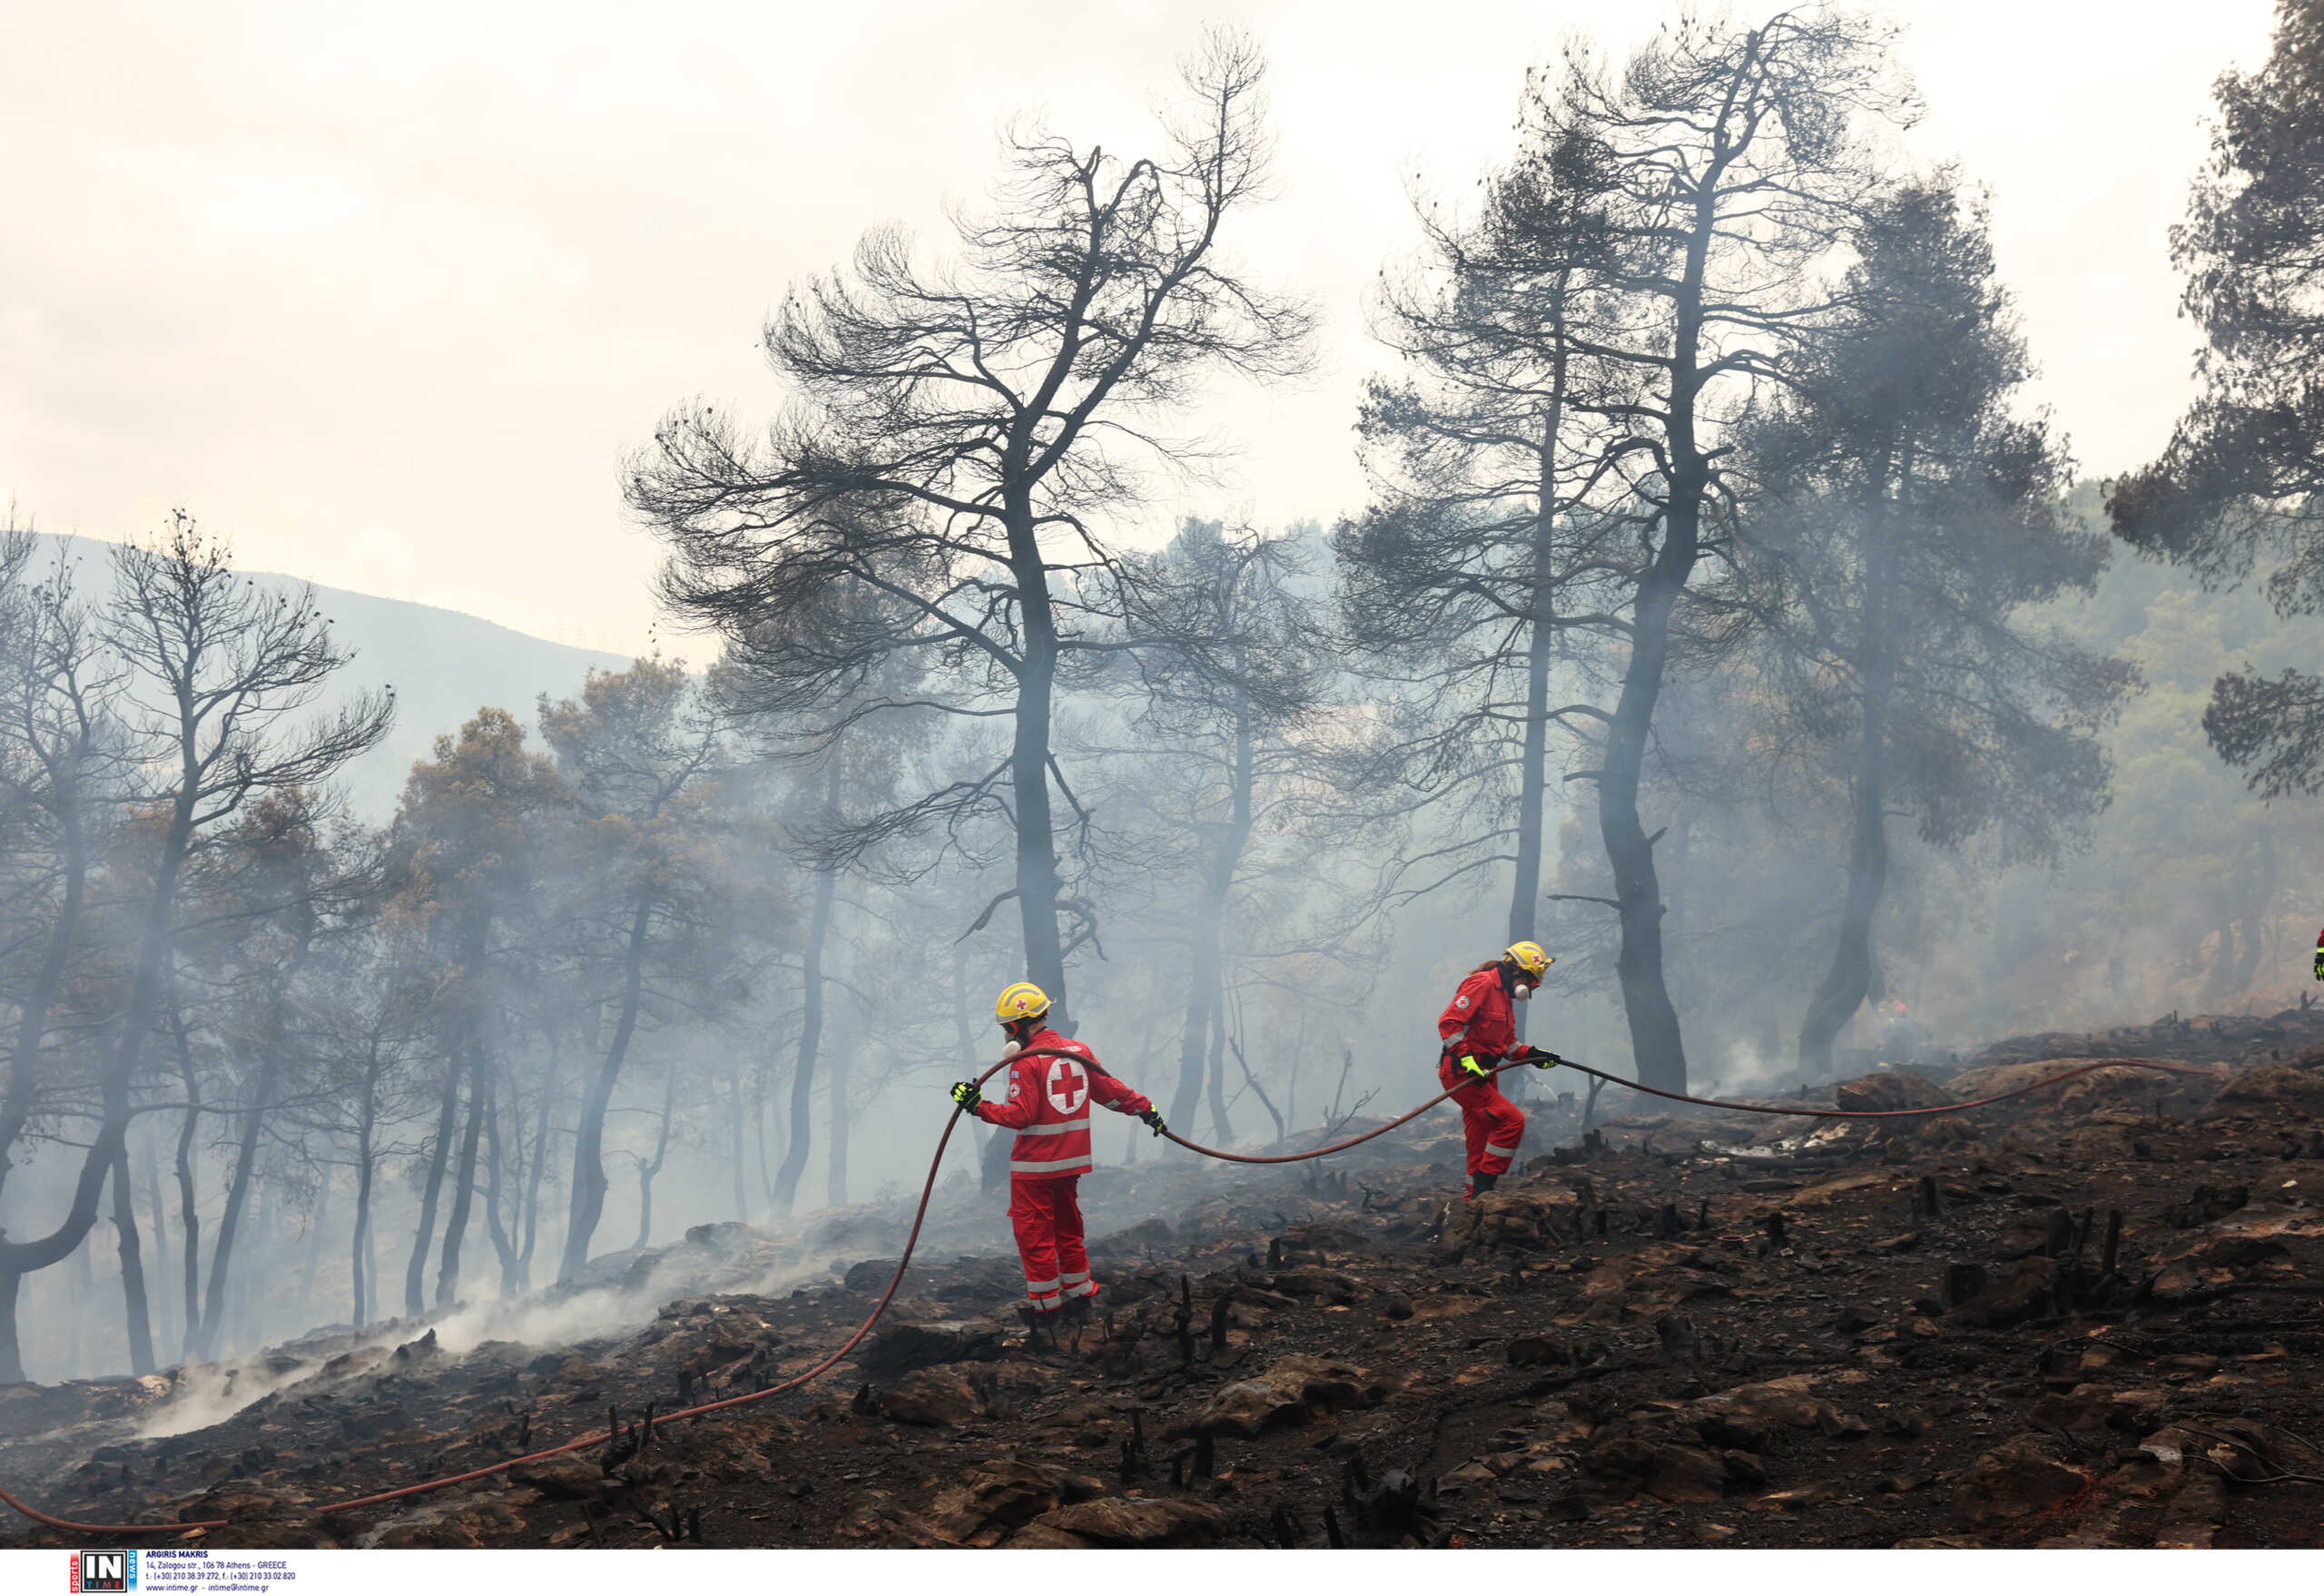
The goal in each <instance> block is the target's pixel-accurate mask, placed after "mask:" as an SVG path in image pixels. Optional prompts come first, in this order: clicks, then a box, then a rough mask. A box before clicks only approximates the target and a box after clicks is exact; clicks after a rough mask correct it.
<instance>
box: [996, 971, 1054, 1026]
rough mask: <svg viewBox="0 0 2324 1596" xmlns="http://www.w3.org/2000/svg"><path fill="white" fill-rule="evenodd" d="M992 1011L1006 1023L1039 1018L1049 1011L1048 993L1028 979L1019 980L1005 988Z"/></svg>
mask: <svg viewBox="0 0 2324 1596" xmlns="http://www.w3.org/2000/svg"><path fill="white" fill-rule="evenodd" d="M992 1011H993V1013H994V1014H996V1015H998V1016H999V1017H1000V1023H1001V1024H1003V1025H1006V1024H1008V1023H1009V1021H1010V1020H1039V1018H1040V1017H1041V1016H1042V1015H1044V1014H1046V1013H1048V1012H1049V994H1048V993H1047V992H1045V991H1043V990H1041V989H1040V988H1039V987H1037V986H1035V985H1034V984H1033V983H1032V982H1031V981H1029V980H1020V981H1019V982H1018V983H1017V984H1016V985H1015V986H1012V987H1009V988H1006V989H1004V990H1002V992H1001V994H1000V1000H999V1001H998V1002H996V1003H994V1004H993V1006H992Z"/></svg>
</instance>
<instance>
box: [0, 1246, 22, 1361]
mask: <svg viewBox="0 0 2324 1596" xmlns="http://www.w3.org/2000/svg"><path fill="white" fill-rule="evenodd" d="M5 1234H6V1232H5V1231H4V1230H0V1236H5ZM23 1286H24V1276H21V1275H19V1274H17V1273H15V1271H14V1270H12V1269H11V1270H0V1385H21V1384H24V1383H25V1353H24V1347H23V1345H22V1344H21V1343H20V1342H18V1340H17V1339H16V1296H17V1293H18V1292H19V1291H21V1290H22V1289H23Z"/></svg>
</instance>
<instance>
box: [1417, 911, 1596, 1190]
mask: <svg viewBox="0 0 2324 1596" xmlns="http://www.w3.org/2000/svg"><path fill="white" fill-rule="evenodd" d="M1550 965H1551V958H1550V956H1549V955H1548V954H1547V953H1545V952H1543V951H1541V943H1539V942H1517V943H1514V944H1512V946H1511V947H1510V949H1509V951H1507V952H1505V953H1503V954H1502V956H1501V957H1500V958H1499V959H1496V960H1493V961H1491V962H1489V963H1484V964H1480V965H1478V966H1477V967H1476V968H1475V969H1474V970H1471V971H1470V972H1469V974H1468V976H1467V978H1466V979H1465V980H1462V982H1461V990H1458V991H1456V992H1454V993H1453V994H1452V1001H1451V1002H1450V1003H1447V1004H1446V1005H1445V1006H1444V1012H1443V1014H1441V1015H1439V1016H1438V1017H1437V1020H1436V1034H1437V1035H1438V1036H1440V1037H1442V1038H1443V1040H1444V1051H1443V1056H1442V1057H1441V1058H1440V1059H1438V1060H1437V1065H1436V1079H1437V1080H1438V1081H1439V1082H1441V1083H1442V1084H1443V1087H1444V1089H1446V1090H1448V1091H1450V1092H1452V1100H1453V1101H1454V1102H1456V1103H1458V1104H1460V1105H1461V1130H1462V1135H1463V1136H1465V1137H1466V1138H1467V1140H1468V1144H1469V1158H1468V1167H1469V1188H1468V1194H1467V1195H1468V1196H1470V1197H1482V1195H1483V1194H1484V1193H1486V1192H1489V1191H1491V1190H1492V1188H1493V1186H1494V1184H1495V1183H1496V1182H1497V1181H1499V1180H1500V1179H1501V1177H1502V1176H1503V1175H1506V1174H1507V1173H1509V1165H1510V1161H1511V1160H1512V1159H1513V1158H1516V1157H1517V1144H1518V1141H1519V1140H1520V1138H1522V1137H1523V1136H1524V1134H1525V1113H1524V1110H1523V1109H1521V1108H1518V1106H1517V1105H1516V1104H1514V1103H1512V1102H1511V1101H1510V1100H1509V1099H1508V1098H1505V1097H1503V1096H1502V1093H1501V1088H1500V1087H1499V1086H1498V1085H1497V1084H1495V1082H1494V1080H1493V1070H1492V1066H1493V1065H1494V1064H1496V1063H1499V1062H1502V1060H1504V1059H1507V1060H1512V1061H1517V1060H1521V1061H1523V1062H1525V1063H1528V1064H1531V1065H1533V1066H1534V1067H1535V1068H1536V1069H1551V1068H1552V1067H1554V1066H1556V1065H1559V1064H1562V1063H1564V1062H1565V1060H1564V1059H1561V1058H1559V1057H1558V1056H1557V1055H1556V1054H1555V1053H1551V1052H1545V1051H1543V1050H1542V1049H1540V1048H1535V1047H1529V1046H1527V1045H1526V1044H1525V1043H1523V1042H1521V1041H1519V1040H1518V1039H1517V1017H1516V1014H1515V1011H1514V1010H1512V1008H1511V1007H1510V1005H1511V1004H1512V1002H1517V1003H1521V1002H1523V1001H1524V1000H1526V999H1528V998H1530V997H1531V996H1532V995H1533V989H1534V988H1535V987H1538V986H1540V985H1541V972H1542V971H1544V970H1547V969H1549V967H1550Z"/></svg>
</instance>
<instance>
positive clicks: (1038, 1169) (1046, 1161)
mask: <svg viewBox="0 0 2324 1596" xmlns="http://www.w3.org/2000/svg"><path fill="white" fill-rule="evenodd" d="M1088 1167H1089V1155H1088V1153H1084V1154H1082V1155H1081V1156H1080V1157H1079V1158H1011V1159H1009V1171H1010V1172H1011V1173H1012V1174H1017V1175H1050V1174H1054V1173H1056V1172H1057V1171H1058V1170H1060V1169H1087V1168H1088Z"/></svg>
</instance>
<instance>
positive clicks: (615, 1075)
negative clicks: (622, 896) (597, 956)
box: [556, 897, 654, 1281]
mask: <svg viewBox="0 0 2324 1596" xmlns="http://www.w3.org/2000/svg"><path fill="white" fill-rule="evenodd" d="M653 915H654V901H653V899H651V898H650V897H641V898H639V899H638V901H637V906H636V908H635V910H634V911H632V913H631V915H630V921H629V946H628V950H627V952H626V954H625V958H624V961H623V967H622V999H621V1019H620V1020H619V1022H618V1023H616V1024H615V1027H614V1038H613V1041H612V1044H611V1045H610V1046H608V1047H607V1048H606V1057H605V1061H604V1063H602V1064H601V1065H600V1066H599V1067H598V1069H597V1076H596V1079H595V1080H593V1081H591V1082H590V1083H589V1094H588V1096H587V1097H586V1098H583V1099H582V1102H581V1118H580V1120H579V1122H578V1123H577V1124H576V1126H575V1128H574V1134H573V1192H572V1199H571V1205H570V1207H568V1209H567V1213H568V1214H569V1216H570V1217H569V1218H568V1220H567V1222H566V1228H565V1256H564V1257H563V1258H562V1259H561V1260H560V1261H559V1263H558V1264H557V1267H556V1277H557V1279H559V1280H560V1281H563V1280H570V1279H572V1278H573V1276H575V1275H576V1274H577V1273H579V1272H580V1269H581V1266H583V1265H585V1264H586V1263H587V1262H588V1261H589V1243H590V1242H591V1241H592V1240H594V1239H595V1238H596V1234H597V1221H598V1220H599V1219H602V1218H603V1217H605V1213H606V1110H607V1109H609V1108H612V1106H613V1100H614V1088H615V1085H617V1084H618V1083H619V1082H620V1080H621V1069H622V1064H623V1062H624V1061H625V1059H628V1057H629V1044H630V1041H631V1039H633V1038H634V1037H635V1036H636V1034H637V1015H638V1010H639V1008H640V1006H641V1003H642V1000H643V997H644V993H645V942H646V937H647V934H648V932H649V931H651V930H652V927H653Z"/></svg>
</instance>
